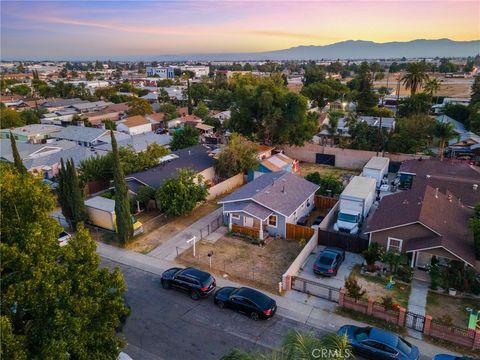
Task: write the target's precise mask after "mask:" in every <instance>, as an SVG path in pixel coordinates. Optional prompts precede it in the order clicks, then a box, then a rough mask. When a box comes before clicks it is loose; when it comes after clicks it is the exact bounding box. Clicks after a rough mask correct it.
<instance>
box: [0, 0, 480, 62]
mask: <svg viewBox="0 0 480 360" xmlns="http://www.w3.org/2000/svg"><path fill="white" fill-rule="evenodd" d="M0 6H1V58H2V59H27V58H36V59H38V58H51V59H59V58H65V59H66V58H69V59H74V58H108V57H109V56H112V57H119V56H133V55H147V56H148V55H162V54H188V53H225V52H254V51H268V50H277V49H284V48H289V47H292V46H298V45H326V44H331V43H335V42H339V41H343V40H350V39H352V40H372V41H376V42H387V41H408V40H413V39H419V38H421V39H438V38H450V39H452V40H476V39H480V2H479V1H476V0H471V1H455V0H450V1H390V0H377V1H361V0H349V1H341V0H336V1H335V0H334V1H268V0H266V1H248V0H244V1H168V2H167V1H145V2H140V1H135V2H133V1H132V2H128V1H101V2H100V1H82V2H75V1H67V0H65V1H3V0H2V1H1V5H0ZM452 55H454V54H452Z"/></svg>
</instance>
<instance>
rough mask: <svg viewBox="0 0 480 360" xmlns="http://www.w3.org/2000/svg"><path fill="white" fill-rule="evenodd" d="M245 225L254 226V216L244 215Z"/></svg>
mask: <svg viewBox="0 0 480 360" xmlns="http://www.w3.org/2000/svg"><path fill="white" fill-rule="evenodd" d="M243 226H246V227H253V218H251V217H249V216H244V217H243Z"/></svg>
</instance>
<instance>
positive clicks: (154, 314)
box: [102, 259, 325, 360]
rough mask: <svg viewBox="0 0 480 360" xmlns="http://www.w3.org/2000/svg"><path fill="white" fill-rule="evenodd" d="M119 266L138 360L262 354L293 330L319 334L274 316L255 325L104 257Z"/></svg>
mask: <svg viewBox="0 0 480 360" xmlns="http://www.w3.org/2000/svg"><path fill="white" fill-rule="evenodd" d="M102 264H103V265H104V266H108V267H112V268H113V267H116V266H118V267H120V269H121V270H122V272H123V274H124V276H125V280H126V282H127V286H128V291H127V293H126V299H127V302H128V304H129V305H130V307H131V310H132V313H131V315H130V317H129V318H128V320H127V323H126V325H125V327H124V329H123V331H124V335H125V337H126V339H127V342H128V346H127V348H126V349H125V352H126V353H127V354H129V355H130V356H131V357H132V358H133V359H134V360H153V359H165V360H175V359H181V360H190V359H200V360H208V359H219V358H220V357H221V356H222V355H224V354H226V353H228V352H229V351H230V350H231V349H232V348H235V347H237V348H240V349H242V350H245V351H248V352H263V351H267V350H268V349H270V348H273V347H278V346H279V345H280V344H281V341H282V338H283V337H284V336H285V335H286V334H287V333H288V332H289V331H290V330H292V329H297V330H300V331H312V332H314V333H315V334H317V335H319V336H320V335H322V334H325V332H322V331H321V330H318V329H315V328H312V327H309V326H307V325H305V324H303V323H300V322H296V321H294V320H291V319H287V318H285V317H282V316H280V315H278V314H276V315H275V316H274V317H273V318H272V319H270V320H267V321H252V320H250V319H249V318H248V317H247V316H245V315H241V314H239V313H236V312H234V311H232V310H228V309H223V310H222V309H219V308H218V307H217V306H215V305H214V304H213V300H212V298H211V297H210V298H208V299H202V300H200V301H194V300H191V299H190V297H189V296H188V295H187V294H184V293H181V292H178V291H175V290H164V289H162V288H161V286H160V281H159V276H158V275H154V274H151V273H149V272H145V271H142V270H139V269H137V268H133V267H129V266H125V265H121V264H118V263H115V262H113V261H110V260H106V259H102Z"/></svg>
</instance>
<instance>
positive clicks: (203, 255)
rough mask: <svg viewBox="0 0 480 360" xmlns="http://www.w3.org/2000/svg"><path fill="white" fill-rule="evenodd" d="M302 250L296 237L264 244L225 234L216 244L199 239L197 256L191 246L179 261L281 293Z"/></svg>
mask: <svg viewBox="0 0 480 360" xmlns="http://www.w3.org/2000/svg"><path fill="white" fill-rule="evenodd" d="M301 249H302V248H301V247H300V245H299V244H298V242H297V241H294V240H283V239H278V240H277V239H275V240H273V241H271V242H270V243H269V244H268V245H266V246H263V247H260V246H258V245H253V244H250V243H249V242H248V241H247V240H244V239H239V238H236V237H230V236H224V237H222V238H221V239H219V240H218V241H217V242H216V243H210V242H206V241H201V242H199V243H198V244H197V248H196V257H195V258H194V257H193V254H192V250H191V249H189V250H187V251H185V252H183V253H182V254H180V255H179V256H178V257H177V258H176V261H178V262H180V263H182V264H184V265H187V266H196V267H200V268H202V269H205V270H207V271H209V272H212V273H214V274H216V275H217V276H224V275H225V274H226V275H227V276H228V278H229V279H231V280H233V281H239V282H242V283H246V284H250V285H251V286H254V287H259V288H263V289H265V290H268V291H270V292H274V293H277V292H278V283H279V282H280V281H281V280H282V275H283V274H284V272H285V271H286V270H287V268H288V267H289V266H290V264H291V263H292V261H293V260H294V259H295V258H296V257H297V255H298V254H299V252H300V251H301ZM210 251H213V256H212V267H211V268H210V266H209V257H208V256H207V254H208V253H209V252H210Z"/></svg>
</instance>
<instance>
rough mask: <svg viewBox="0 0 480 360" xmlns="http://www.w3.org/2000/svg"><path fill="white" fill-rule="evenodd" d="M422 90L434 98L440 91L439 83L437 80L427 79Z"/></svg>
mask: <svg viewBox="0 0 480 360" xmlns="http://www.w3.org/2000/svg"><path fill="white" fill-rule="evenodd" d="M423 90H424V91H425V92H426V93H427V94H428V95H430V96H434V95H435V94H436V93H437V92H438V90H440V81H438V79H437V78H433V79H429V80H427V82H426V83H425V85H424V86H423Z"/></svg>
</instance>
